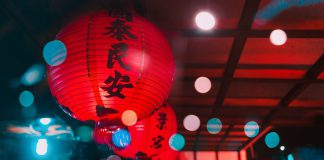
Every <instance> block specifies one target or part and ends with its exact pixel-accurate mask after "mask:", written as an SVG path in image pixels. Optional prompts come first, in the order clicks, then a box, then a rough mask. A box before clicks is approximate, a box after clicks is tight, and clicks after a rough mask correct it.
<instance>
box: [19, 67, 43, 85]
mask: <svg viewBox="0 0 324 160" xmlns="http://www.w3.org/2000/svg"><path fill="white" fill-rule="evenodd" d="M44 74H45V67H44V66H43V65H42V64H34V65H32V66H31V67H29V68H28V69H27V70H26V72H25V73H24V74H23V75H22V77H21V79H20V82H21V84H23V85H25V86H31V85H34V84H36V83H38V82H40V81H41V80H42V79H43V77H44Z"/></svg>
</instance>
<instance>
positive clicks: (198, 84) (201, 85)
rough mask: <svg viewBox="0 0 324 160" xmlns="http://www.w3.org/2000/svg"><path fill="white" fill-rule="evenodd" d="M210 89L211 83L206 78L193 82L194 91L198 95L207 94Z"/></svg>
mask: <svg viewBox="0 0 324 160" xmlns="http://www.w3.org/2000/svg"><path fill="white" fill-rule="evenodd" d="M210 88H211V81H210V80H209V78H207V77H199V78H197V79H196V81H195V89H196V91H197V92H199V93H207V92H208V91H209V90H210Z"/></svg>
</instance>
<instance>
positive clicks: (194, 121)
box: [183, 114, 200, 131]
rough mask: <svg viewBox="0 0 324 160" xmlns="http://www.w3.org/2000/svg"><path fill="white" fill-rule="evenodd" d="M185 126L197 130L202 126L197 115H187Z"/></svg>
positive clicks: (184, 120)
mask: <svg viewBox="0 0 324 160" xmlns="http://www.w3.org/2000/svg"><path fill="white" fill-rule="evenodd" d="M183 126H184V127H185V128H186V129H187V130H188V131H196V130H197V129H198V128H199V127H200V119H199V117H197V116H196V115H192V114H191V115H187V116H186V117H185V118H184V119H183Z"/></svg>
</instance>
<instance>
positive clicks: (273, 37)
mask: <svg viewBox="0 0 324 160" xmlns="http://www.w3.org/2000/svg"><path fill="white" fill-rule="evenodd" d="M270 41H271V43H272V44H274V45H276V46H280V45H283V44H285V43H286V41H287V34H286V33H285V31H283V30H281V29H276V30H273V31H272V32H271V34H270Z"/></svg>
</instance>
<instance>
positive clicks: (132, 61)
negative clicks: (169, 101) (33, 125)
mask: <svg viewBox="0 0 324 160" xmlns="http://www.w3.org/2000/svg"><path fill="white" fill-rule="evenodd" d="M57 39H58V40H60V41H62V42H63V43H64V44H65V46H66V48H67V57H66V59H65V61H64V62H63V63H62V64H60V65H58V66H48V69H47V73H48V82H49V87H50V90H51V93H52V95H53V96H54V97H55V98H56V100H57V102H58V103H59V105H60V106H61V108H62V109H63V110H64V111H65V112H66V113H68V114H70V115H71V116H73V117H74V118H76V119H79V120H81V121H87V120H93V121H96V122H97V121H100V120H112V121H113V120H117V119H118V120H119V119H120V117H121V114H122V113H123V112H124V111H125V110H133V111H135V112H136V114H137V117H138V119H142V118H144V117H146V116H148V115H149V114H150V113H151V112H152V111H153V110H154V109H156V108H158V107H159V106H160V105H161V104H162V103H163V101H164V99H166V98H167V96H168V94H169V92H170V88H171V85H172V80H173V74H174V60H173V56H172V53H171V49H170V47H169V45H168V43H167V41H166V39H165V38H164V37H163V35H162V33H161V32H160V31H159V30H158V29H157V28H156V27H154V26H153V25H152V24H151V23H149V22H148V21H147V20H145V19H144V18H142V17H140V16H138V15H136V14H134V13H128V12H121V11H116V10H112V11H106V12H97V13H93V14H90V15H87V16H83V17H80V18H78V19H76V20H75V21H73V22H72V23H71V24H69V25H68V26H66V27H65V28H63V29H62V30H61V32H60V33H59V34H58V35H57Z"/></svg>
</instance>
